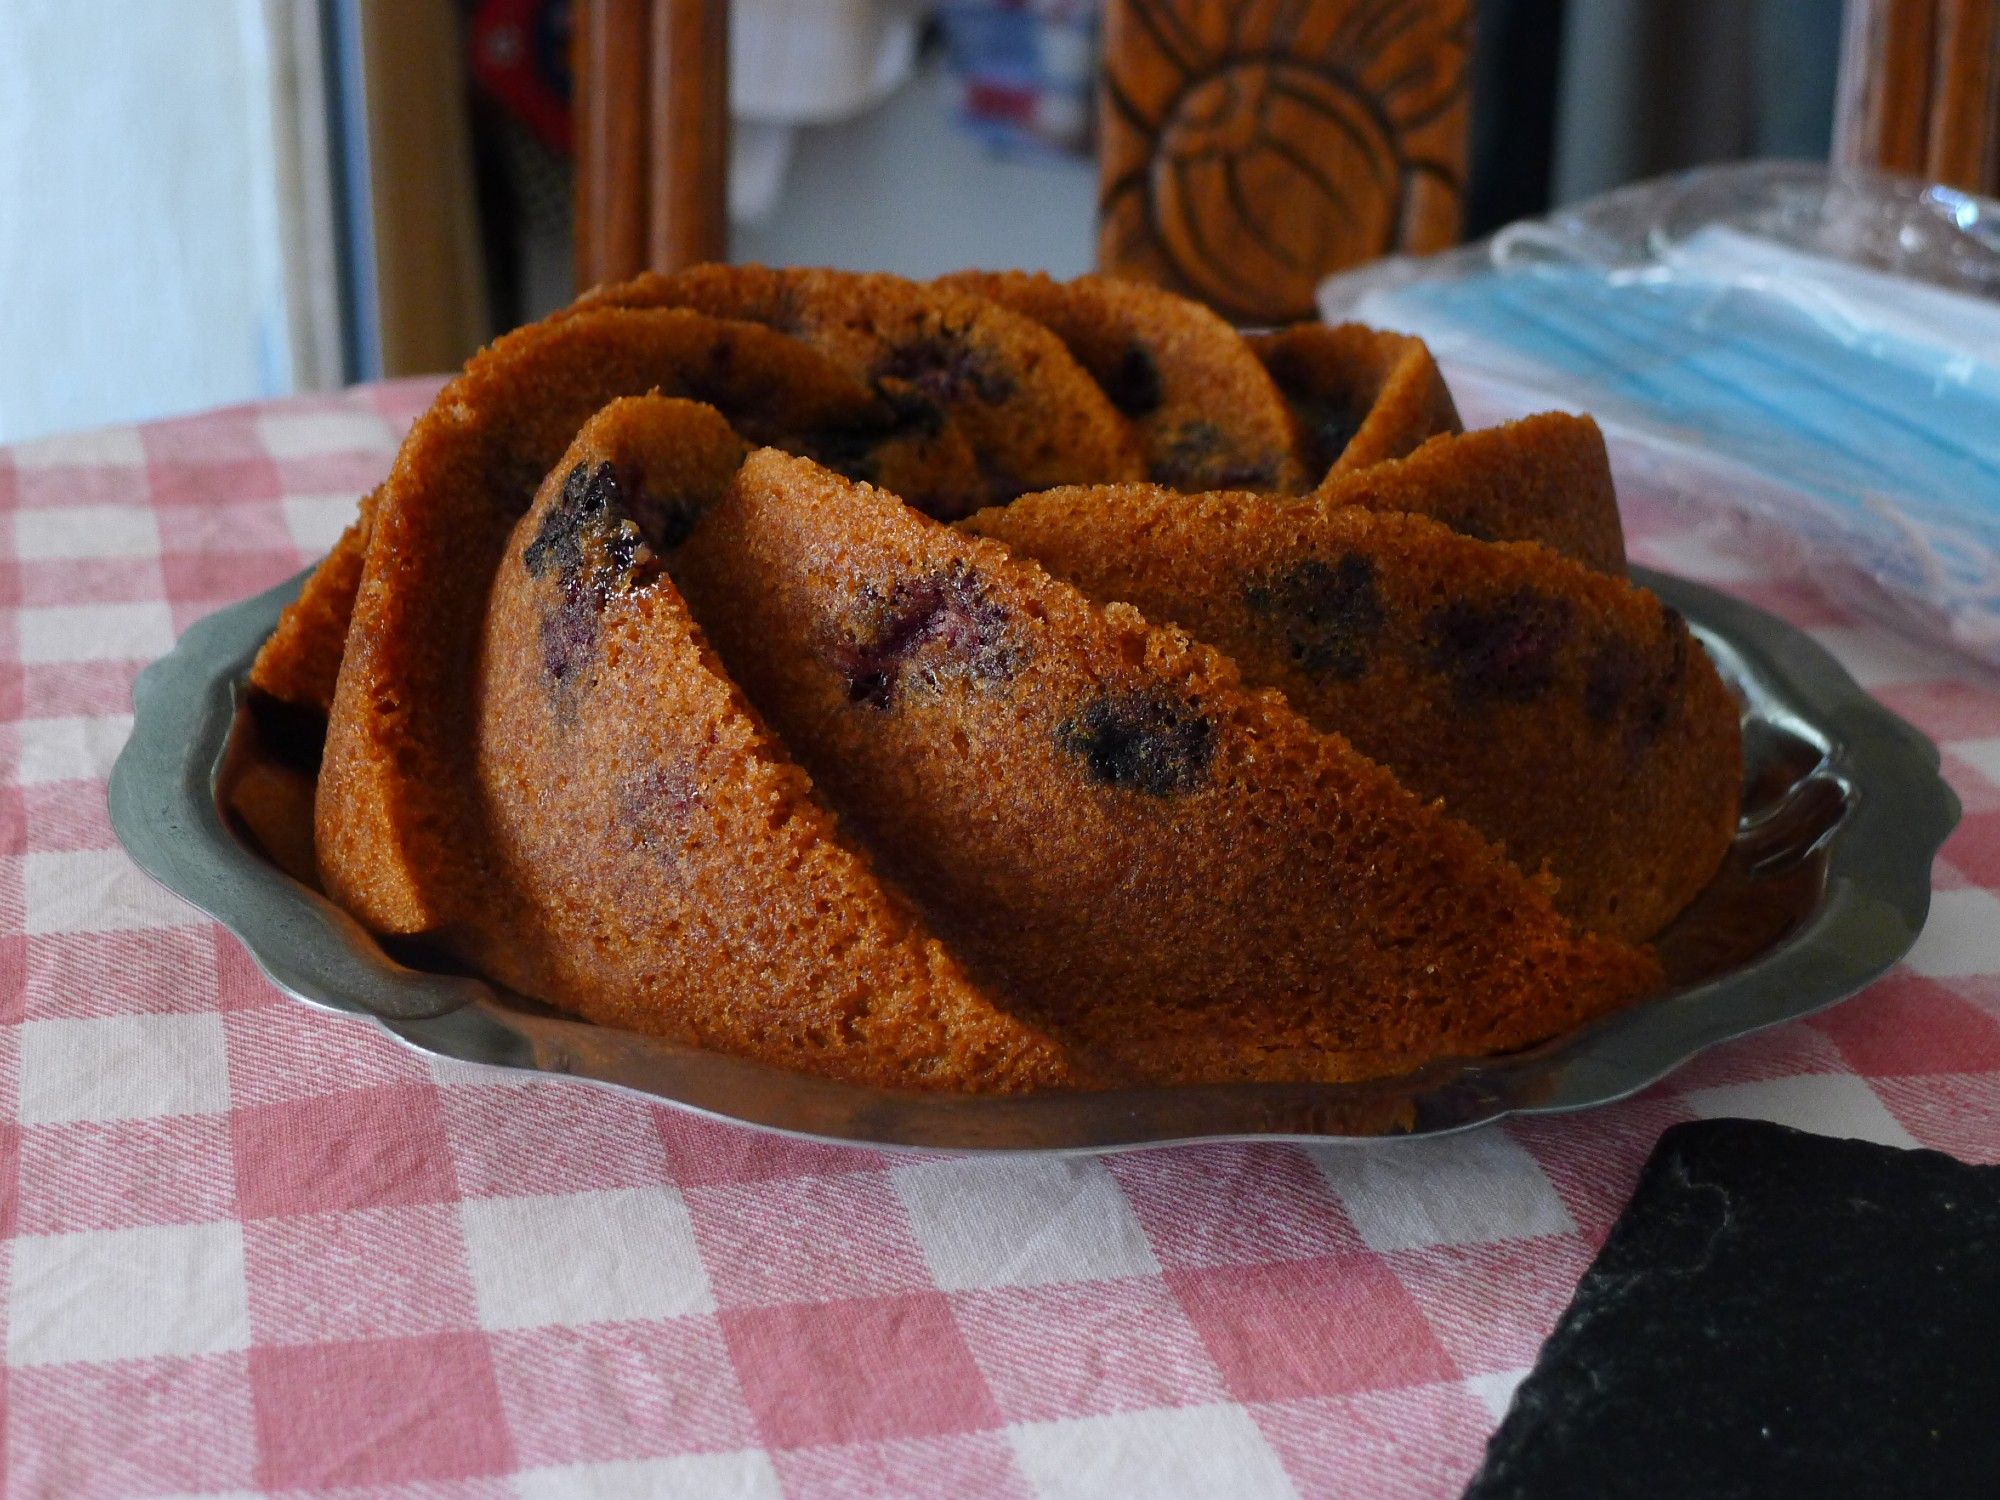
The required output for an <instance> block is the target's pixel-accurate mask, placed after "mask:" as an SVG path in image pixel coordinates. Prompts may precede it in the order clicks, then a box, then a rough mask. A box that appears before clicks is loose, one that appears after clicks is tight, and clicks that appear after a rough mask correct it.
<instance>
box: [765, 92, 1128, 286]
mask: <svg viewBox="0 0 2000 1500" xmlns="http://www.w3.org/2000/svg"><path fill="white" fill-rule="evenodd" d="M955 97H956V96H955V94H954V93H953V90H952V84H951V81H950V78H949V77H948V75H946V74H945V72H944V71H943V69H942V68H941V67H939V66H938V65H937V64H936V63H935V62H932V63H931V64H930V65H929V66H926V67H925V68H923V69H922V70H920V72H919V74H918V76H917V77H916V79H914V80H913V81H912V82H911V83H910V84H908V85H906V86H905V87H904V88H903V89H902V90H901V91H899V92H898V93H897V94H896V95H895V96H894V97H893V98H892V99H891V100H890V101H889V102H888V103H887V104H885V105H883V106H882V107H881V108H880V109H877V110H874V111H872V112H870V113H869V114H866V115H863V116H861V117H860V118H859V119H855V120H844V121H842V122H840V123H839V124H837V125H824V126H809V127H807V128H805V129H802V130H801V131H800V132H799V139H798V142H797V149H796V150H795V151H794V153H793V156H792V161H791V165H790V168H789V169H788V170H787V172H786V174H785V186H784V191H783V193H782V195H781V196H780V197H779V200H778V204H777V208H776V209H775V211H774V212H773V213H772V215H771V217H770V218H769V219H768V220H767V221H766V222H764V223H762V224H755V225H741V226H738V227H737V229H736V230H735V232H734V233H733V234H732V235H731V237H730V246H729V249H730V254H731V256H732V257H733V258H734V259H737V260H761V261H764V262H766V263H767V264H770V265H803V266H840V267H843V268H846V269H849V270H865V271H895V272H898V273H900V274H902V275H904V276H918V277H927V276H938V275H942V274H943V273H944V272H946V271H956V270H960V269H962V268H964V267H966V266H1021V267H1025V268H1028V269H1030V270H1040V271H1047V272H1049V273H1050V274H1052V275H1056V276H1077V275H1081V274H1082V273H1083V272H1085V271H1088V270H1089V269H1090V267H1091V262H1092V260H1093V259H1094V258H1095V254H1096V248H1097V246H1096V233H1097V207H1096V203H1097V165H1096V162H1095V161H1085V160H1076V161H1071V160H1067V159H1044V158H1036V157H1026V158H1008V157H1001V156H996V155H994V154H993V153H992V152H991V151H989V150H988V149H987V148H986V147H985V146H983V145H981V144H980V143H979V142H978V141H976V140H975V139H973V137H972V136H970V135H969V134H967V133H966V132H965V131H963V130H961V129H959V128H958V127H957V126H956V124H954V123H953V121H952V118H951V112H952V110H953V108H954V107H955Z"/></svg>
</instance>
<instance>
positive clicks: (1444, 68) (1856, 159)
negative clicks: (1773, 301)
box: [576, 0, 2000, 323]
mask: <svg viewBox="0 0 2000 1500" xmlns="http://www.w3.org/2000/svg"><path fill="white" fill-rule="evenodd" d="M1996 18H2000V0H1848V16H1847V34H1846V44H1845V50H1844V52H1843V54H1842V62H1841V73H1842V81H1841V107H1840V115H1839V122H1838V127H1837V135H1836V146H1835V159H1836V160H1838V161H1842V162H1852V163H1857V164H1863V165H1870V166H1880V167H1885V168H1888V169H1891V170H1895V171H1904V172H1913V173H1917V174H1919V175H1922V176H1926V177H1930V178H1933V179H1935V180H1938V181H1943V182H1948V183H1951V184H1953V185H1956V186H1962V187H1968V188H1975V189H1983V190H1985V191H1989V192H1990V191H1994V190H1995V188H1996V186H2000V184H1996V181H1995V171H1996V160H2000V62H1996V57H1997V56H2000V53H1996V48H2000V19H1996ZM1472 25H1473V16H1472V4H1471V0H1105V7H1104V32H1103V43H1104V56H1103V67H1102V72H1101V74H1100V83H1099V88H1098V123H1099V162H1098V172H1099V204H1098V207H1099V225H1098V237H1097V264H1098V267H1099V269H1100V270H1104V271H1107V272H1110V273H1112V274H1114V275H1120V276H1130V277H1134V278H1137V279H1140V280H1145V281H1152V282H1157V283H1159V284H1161V285H1165V286H1168V287H1172V288H1174V289H1175V290H1178V291H1182V292H1186V293H1189V294H1191V295H1193V296H1195V297H1198V298H1200V299H1202V300H1203V301H1205V302H1207V303H1209V304H1210V305H1211V306H1213V307H1215V308H1216V309H1217V310H1218V311H1220V312H1222V313H1223V314H1224V315H1225V316H1228V317H1230V318H1233V319H1235V320H1236V321H1238V322H1242V323H1281V322H1287V321H1291V320H1294V319H1297V318H1304V317H1310V316H1311V315H1312V311H1313V300H1312V293H1313V288H1314V286H1315V285H1317V284H1318V282H1319V281H1320V279H1321V278H1323V277H1325V276H1326V275H1328V274H1330V273H1332V272H1334V271H1337V270H1340V269H1342V268H1344V267H1346V266H1351V265H1355V264H1358V263H1360V262H1362V261H1366V260H1372V259H1374V258H1375V257H1377V256H1381V255H1385V254H1390V253H1392V252H1398V251H1410V252H1421V251H1427V250H1437V249H1442V248H1444V247H1445V246H1447V245H1450V244H1452V243H1454V242H1455V241H1456V240H1457V238H1458V234H1459V227H1460V222H1461V203H1462V198H1463V188H1464V178H1465V159H1466V130H1467V97H1466V77H1467V55H1468V53H1469V51H1470V47H1471V28H1472ZM728 32H729V16H728V5H727V0H577V5H576V99H577V124H578V129H577V196H576V205H577V207H576V252H577V253H576V266H577V280H578V282H579V284H580V285H583V286H591V285H595V284H596V283H598V282H600V281H609V280H615V279H619V278H622V277H626V276H630V275H634V274H636V273H637V272H639V271H641V270H644V269H647V268H649V267H650V268H653V269H659V270H672V269H674V268H676V267H678V266H683V265H688V264H691V263H694V262H696V261H702V260H720V259H723V258H725V256H726V254H727V248H728V220H727V212H726V181H725V173H726V172H727V170H728V147H729V99H728V79H729V66H728Z"/></svg>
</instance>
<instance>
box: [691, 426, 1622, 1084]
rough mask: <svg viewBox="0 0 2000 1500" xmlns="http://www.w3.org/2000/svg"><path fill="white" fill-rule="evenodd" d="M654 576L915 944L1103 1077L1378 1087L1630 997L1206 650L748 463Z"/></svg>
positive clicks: (1420, 805) (1472, 859)
mask: <svg viewBox="0 0 2000 1500" xmlns="http://www.w3.org/2000/svg"><path fill="white" fill-rule="evenodd" d="M669 566H670V568H671V569H672V571H673V574H674V577H675V579H676V581H677V582H678V583H679V585H680V587H681V589H682V592H683V594H684V595H685V597H686V598H687V599H688V601H689V604H690V606H691V608H692V610H693V612H694V615H695V617H696V619H697V620H699V621H700V622H701V624H702V626H703V628H704V630H705V631H706V633H707V634H708V636H709V638H710V639H711V641H712V642H713V643H714V644H715V647H716V649H717V651H718V653H719V654H720V657H721V659H722V661H723V663H724V664H725V666H726V667H727V669H728V671H729V672H730V674H731V676H732V677H734V678H735V680H736V681H737V682H738V683H739V684H740V685H741V686H742V687H743V688H744V690H745V692H746V694H747V696H748V697H749V699H750V701H751V702H752V703H754V704H755V705H756V706H757V708H758V709H759V711H760V712H761V713H762V714H763V715H764V716H765V718H766V719H767V721H768V722H769V723H770V724H771V726H772V728H773V729H774V730H775V732H776V733H777V734H778V735H779V736H780V737H781V738H782V740H783V741H784V743H785V744H786V746H787V747H788V748H789V749H790V750H791V751H792V753H793V754H794V755H796V756H797V757H798V758H799V760H800V761H801V763H802V764H803V765H804V766H805V767H806V769H807V770H808V771H809V772H810V773H811V774H812V775H813V777H814V779H815V783H816V784H817V785H819V786H820V787H821V788H822V790H823V791H824V792H825V794H826V795H827V797H828V800H829V802H830V803H831V804H832V805H833V807H834V808H835V809H836V810H837V811H838V812H839V814H840V816H841V818H842V819H843V821H844V822H845V823H847V824H849V825H851V826H852V827H853V828H854V829H855V830H856V831H857V833H858V834H859V836H860V838H861V839H862V840H863V842H864V843H865V844H866V845H867V846H868V847H869V848H870V850H871V851H872V852H874V854H875V855H876V857H877V858H878V860H880V861H881V862H882V864H883V866H884V867H885V869H887V870H888V871H889V873H891V874H892V875H893V876H894V877H895V878H897V879H898V880H899V881H900V882H901V883H902V885H903V887H904V888H905V889H906V890H908V891H910V892H911V894H912V896H913V897H914V898H915V899H916V900H917V901H918V902H919V904H920V905H921V907H922V909H923V911H924V913H925V915H926V917H927V918H928V919H929V920H930V921H931V922H932V924H933V925H934V926H935V927H936V928H937V929H938V931H939V934H940V936H942V937H943V938H944V939H945V940H946V941H947V942H948V943H950V944H951V945H952V946H953V950H954V951H955V952H957V953H958V954H959V955H960V956H961V957H963V958H965V959H966V960H967V961H968V967H969V968H971V969H972V971H973V972H975V973H976V974H978V975H979V976H980V977H981V978H982V979H983V980H985V981H986V982H988V983H992V984H995V985H997V986H999V987H1001V988H1002V989H1004V990H1005V991H1006V992H1007V993H1010V994H1013V995H1017V996H1019V997H1021V999H1023V1000H1024V1001H1026V1002H1028V1003H1030V1004H1031V1005H1032V1006H1033V1007H1034V1012H1035V1014H1037V1016H1038V1017H1039V1018H1041V1019H1043V1020H1044V1021H1045V1022H1046V1024H1047V1026H1048V1027H1049V1029H1050V1030H1051V1032H1052V1033H1053V1034H1054V1035H1056V1036H1057V1037H1058V1038H1059V1039H1061V1040H1063V1041H1065V1042H1067V1043H1069V1044H1071V1045H1073V1046H1075V1047H1076V1048H1078V1049H1079V1050H1080V1051H1081V1052H1082V1053H1084V1054H1085V1055H1086V1056H1089V1057H1091V1058H1092V1059H1093V1060H1094V1061H1095V1062H1096V1063H1097V1064H1099V1065H1101V1066H1102V1067H1103V1068H1104V1069H1105V1071H1106V1072H1108V1073H1110V1074H1112V1075H1114V1076H1133V1077H1145V1078H1158V1079H1176V1080H1181V1081H1188V1080H1196V1079H1254V1078H1271V1077H1295V1078H1321V1079H1354V1078H1368V1077H1378V1076H1382V1075H1391V1074H1396V1073H1400V1072H1403V1071H1406V1070H1408V1069H1409V1068H1410V1067H1412V1066H1414V1065H1416V1064H1417V1063H1420V1062H1426V1061H1429V1060H1431V1059H1434V1058H1437V1057H1441V1056H1453V1055H1458V1056H1474V1055H1484V1054H1489V1053H1494V1052H1501V1051H1507V1050H1510V1049H1513V1048H1518V1047H1522V1046H1525V1045H1528V1044H1530V1043H1532V1042H1535V1041H1538V1040H1540V1039H1542V1038H1545V1037H1548V1036H1552V1035H1554V1034H1556V1033H1558V1032H1561V1031H1565V1030H1567V1029H1569V1028H1571V1027H1573V1026H1576V1025H1578V1024H1579V1023H1581V1022H1583V1021H1585V1020H1588V1019H1589V1018H1591V1017H1592V1016H1595V1015H1599V1014H1602V1013H1603V1012H1605V1011H1607V1010H1609V1009H1611V1008H1612V1007H1614V1006H1617V1005H1619V1004H1621V1003H1623V1002H1625V1001H1627V1000H1629V999H1631V998H1633V997H1634V996H1636V995H1638V994H1640V993H1643V992H1644V991H1646V990H1647V989H1649V988H1651V987H1652V986H1654V985H1655V984H1656V983H1657V982H1658V978H1659V972H1658V967H1657V964H1656V962H1655V960H1654V959H1653V957H1652V955H1651V954H1650V953H1649V952H1647V951H1644V950H1642V949H1638V948H1634V947H1630V946H1627V945H1625V944H1622V943H1618V942H1614V941H1610V940H1607V939H1604V938H1601V937H1598V936H1595V935H1592V934H1589V933H1585V932H1581V931H1579V930H1577V929H1575V928H1573V927H1572V926H1571V925H1570V923H1569V922H1568V921H1567V920H1566V919H1564V918H1563V917H1561V916H1560V915H1559V914H1558V913H1557V912H1556V911H1555V909H1554V908H1553V906H1552V905H1551V904H1550V900H1549V891H1548V887H1547V885H1546V883H1544V882H1542V881H1539V880H1536V879H1534V878H1531V877H1529V876H1526V875H1524V874H1522V873H1521V872H1520V871H1519V870H1517V869H1516V868H1514V867H1513V866H1512V865H1510V864H1509V863H1508V862H1507V861H1506V859H1505V858H1504V857H1503V856H1502V855H1501V854H1500V852H1499V851H1498V850H1496V849H1495V848H1494V847H1493V846H1492V845H1491V844H1489V843H1487V842H1486V841H1485V840H1484V839H1483V838H1481V837H1480V836H1479V835H1478V834H1476V833H1474V832H1473V831H1472V830H1471V829H1470V828H1469V827H1467V826H1466V825H1464V824H1462V823H1459V822H1457V821H1455V820H1453V819H1451V818H1449V817H1446V816H1444V815H1443V814H1442V813H1440V812H1439V811H1438V810H1437V809H1436V808H1434V807H1432V806H1430V805H1428V804H1427V803H1426V802H1425V801H1424V800H1423V799H1421V798H1419V797H1418V796H1416V795H1415V794H1413V793H1411V792H1409V791H1407V790H1406V789H1404V788H1403V787H1402V786H1400V785H1399V784H1398V783H1397V781H1396V779H1395V778H1394V777H1393V776H1392V775H1391V774H1390V773H1389V772H1388V771H1387V770H1385V769H1384V768H1383V767H1382V766H1380V765H1379V764H1377V763H1375V762H1374V761H1371V760H1369V759H1368V758H1366V757H1365V756H1363V755H1362V754H1360V752H1358V751H1357V750H1355V749H1354V748H1353V747H1352V746H1351V745H1350V744H1348V743H1347V741H1345V740H1344V739H1341V738H1340V737H1338V736H1333V735H1324V734H1320V733H1318V732H1317V731H1315V730H1313V729H1312V728H1311V727H1310V726H1308V725H1307V724H1306V723H1305V722H1304V720H1302V719H1300V718H1299V717H1298V716H1297V715H1296V714H1294V713H1293V712H1292V711H1291V710H1290V709H1289V708H1288V707H1286V705H1285V704H1284V702H1283V700H1282V699H1281V698H1279V697H1278V696H1277V695H1276V694H1274V693H1258V692H1252V691H1248V690H1246V689H1245V688H1244V687H1243V685H1242V682H1241V680H1240V678H1239V676H1238V674H1237V672H1236V670H1235V668H1234V667H1232V666H1231V665H1230V663H1229V662H1228V661H1227V660H1226V659H1225V658H1223V657H1221V656H1219V655H1218V654H1217V653H1215V652H1214V651H1212V650H1209V649H1207V648H1205V647H1202V646H1198V645H1195V644H1193V643H1191V642H1190V641H1189V640H1188V639H1187V638H1186V637H1185V636H1184V635H1182V634H1180V633H1179V632H1177V631H1174V630H1171V629H1165V628H1157V627H1154V626H1150V625H1148V624H1147V623H1146V621H1145V620H1144V619H1143V618H1142V617H1141V616H1140V615H1139V613H1138V612H1137V611H1135V610H1133V609H1132V608H1130V607H1129V606H1125V605H1116V604H1114V605H1108V606H1102V607H1100V606H1098V605H1095V604H1093V603H1091V602H1090V601H1089V600H1088V599H1087V598H1086V597H1085V596H1084V595H1083V594H1081V593H1080V592H1078V591H1077V590H1075V589H1074V588H1072V587H1070V586H1069V585H1067V584H1064V583H1061V582H1058V581H1057V580H1055V579H1053V578H1051V577H1050V576H1049V575H1048V574H1047V573H1045V572H1044V571H1043V570H1042V569H1041V568H1039V567H1038V566H1036V565H1035V564H1033V563H1031V562H1028V561H1025V560H1023V559H1020V558H1016V557H1014V556H1013V555H1011V554H1010V553H1009V552H1008V551H1007V550H1006V549H1005V548H1004V547H1002V546H1000V545H999V544H998V543H995V542H992V541H989V540H986V539H984V538H979V537H974V536H968V535H965V534H963V533H960V532H956V531H953V530H952V529H950V528H948V527H945V526H941V525H939V524H937V523H936V522H934V521H931V520H929V519H927V518H925V517H922V516H919V515H917V514H915V513H914V512H912V511H910V510H909V509H908V508H907V507H905V506H903V505H902V504H901V503H900V502H898V501H897V500H896V499H895V497H894V496H891V495H887V494H884V493H882V492H880V491H878V490H875V489H872V488H870V487H868V486H865V485H856V484H853V483H851V482H849V481H847V480H844V479H842V478H841V477H840V476H838V475H835V474H832V473H830V472H829V471H827V470H825V469H823V468H821V467H819V466H818V465H816V464H813V463H811V462H809V461H807V460H802V459H798V458H793V457H789V456H787V455H785V454H782V453H779V452H776V451H772V450H762V451H759V452H757V453H754V454H753V455H752V456H751V457H750V459H749V460H748V461H747V462H746V463H745V465H744V466H743V468H742V469H741V470H740V471H739V472H738V474H737V477H736V479H735V480H734V481H733V483H732V485H731V487H730V491H729V494H728V496H727V498H726V499H725V500H724V501H723V502H722V504H720V505H719V506H717V507H716V508H715V509H714V510H712V511H710V512H709V513H708V514H707V515H706V516H705V517H704V518H703V519H702V521H701V523H700V524H699V525H698V526H697V527H696V528H695V530H694V532H693V534H692V535H691V536H690V537H689V539H688V541H687V542H686V543H685V544H684V545H683V546H682V547H681V548H680V549H679V550H678V551H677V552H675V553H674V554H673V555H672V557H671V558H670V561H669Z"/></svg>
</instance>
